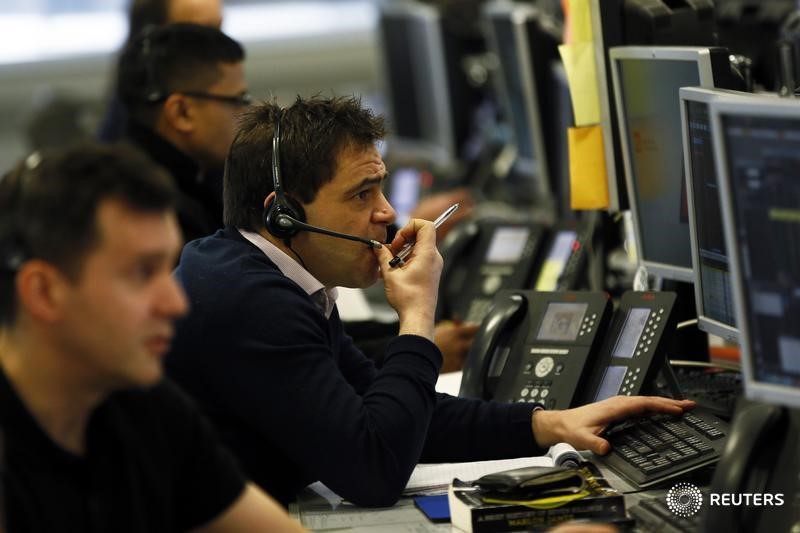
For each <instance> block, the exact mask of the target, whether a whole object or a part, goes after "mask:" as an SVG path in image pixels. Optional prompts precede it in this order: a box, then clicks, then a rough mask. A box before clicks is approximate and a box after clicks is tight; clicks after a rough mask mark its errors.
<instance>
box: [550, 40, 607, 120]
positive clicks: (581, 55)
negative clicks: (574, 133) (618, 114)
mask: <svg viewBox="0 0 800 533" xmlns="http://www.w3.org/2000/svg"><path fill="white" fill-rule="evenodd" d="M558 51H559V53H560V54H561V60H562V61H563V62H564V70H566V72H567V81H568V82H569V93H570V97H571V98H572V110H573V112H574V114H575V125H576V126H587V125H589V124H597V123H598V122H600V98H599V96H598V91H597V75H596V74H595V73H596V70H595V61H594V45H593V44H592V43H576V44H570V45H566V44H562V45H561V46H559V47H558Z"/></svg>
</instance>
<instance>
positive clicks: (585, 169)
mask: <svg viewBox="0 0 800 533" xmlns="http://www.w3.org/2000/svg"><path fill="white" fill-rule="evenodd" d="M567 137H568V139H569V188H570V204H571V206H572V209H607V208H608V179H607V177H606V158H605V155H604V153H603V130H602V129H601V128H600V125H599V124H595V125H594V126H585V127H582V128H569V130H568V131H567Z"/></svg>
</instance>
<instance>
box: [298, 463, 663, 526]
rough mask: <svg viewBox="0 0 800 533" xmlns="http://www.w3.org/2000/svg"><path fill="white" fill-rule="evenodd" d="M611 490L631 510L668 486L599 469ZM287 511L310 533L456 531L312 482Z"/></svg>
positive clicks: (404, 502) (406, 507) (407, 501)
mask: <svg viewBox="0 0 800 533" xmlns="http://www.w3.org/2000/svg"><path fill="white" fill-rule="evenodd" d="M601 471H602V472H603V475H604V476H605V477H606V479H607V480H608V482H609V483H610V484H611V486H612V487H614V488H615V489H617V490H619V491H620V492H622V493H623V494H624V495H625V506H626V508H627V509H630V508H631V507H633V506H634V505H636V504H637V503H638V502H639V501H640V500H641V499H643V498H652V497H656V496H658V497H663V496H664V495H665V494H666V491H667V490H668V489H669V487H665V488H661V489H654V490H648V491H643V492H635V491H636V488H635V487H633V486H632V485H631V484H630V483H628V482H627V481H625V480H623V479H622V478H620V477H619V476H617V475H616V474H615V473H614V472H613V471H610V470H608V469H606V468H603V467H601ZM289 512H290V513H291V514H292V516H294V517H295V518H297V519H299V520H300V521H301V522H302V524H303V526H305V527H306V528H308V529H310V530H312V531H332V530H336V531H350V532H355V533H368V532H378V533H428V532H451V531H453V532H456V531H460V530H458V529H455V528H452V526H451V525H450V524H449V523H447V524H434V523H432V522H430V521H429V520H428V519H427V518H426V517H425V516H424V515H423V514H422V512H421V511H420V510H419V509H417V508H416V507H415V506H414V501H413V499H412V498H402V499H401V500H400V501H399V502H398V503H397V504H396V505H394V506H393V507H389V508H382V509H367V508H363V507H357V506H354V505H351V504H349V503H345V502H343V501H342V499H341V498H340V497H339V496H337V495H336V494H334V493H332V492H331V491H330V490H328V489H327V488H326V487H325V486H324V485H322V484H319V483H315V484H314V485H311V486H310V487H309V488H306V489H305V490H304V491H303V492H301V493H300V494H298V497H297V503H293V504H291V505H290V506H289Z"/></svg>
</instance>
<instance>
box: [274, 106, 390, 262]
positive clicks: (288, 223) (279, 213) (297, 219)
mask: <svg viewBox="0 0 800 533" xmlns="http://www.w3.org/2000/svg"><path fill="white" fill-rule="evenodd" d="M282 117H283V110H282V109H281V110H280V111H279V112H278V120H277V121H276V122H275V132H274V134H273V136H272V185H273V189H274V191H275V199H274V200H273V201H272V203H271V204H269V206H268V207H266V208H265V209H264V215H263V218H264V227H265V228H267V231H269V232H270V233H271V234H273V235H274V236H276V237H278V238H279V239H283V240H284V242H288V241H289V240H291V238H292V237H294V236H295V235H297V234H298V233H299V232H301V231H311V232H314V233H322V234H323V235H329V236H331V237H337V238H339V239H347V240H349V241H356V242H361V243H364V244H366V245H367V246H369V247H370V248H380V247H381V246H383V245H382V244H381V243H379V242H378V241H374V240H371V239H365V238H363V237H358V236H356V235H349V234H347V233H339V232H338V231H332V230H328V229H325V228H320V227H318V226H312V225H311V224H306V222H305V220H306V214H305V212H304V211H303V207H302V206H301V205H299V204H298V203H297V202H296V201H295V200H293V199H292V198H290V197H289V196H288V195H287V194H286V193H285V192H284V190H283V185H282V184H281V183H282V179H281V155H280V152H281V118H282Z"/></svg>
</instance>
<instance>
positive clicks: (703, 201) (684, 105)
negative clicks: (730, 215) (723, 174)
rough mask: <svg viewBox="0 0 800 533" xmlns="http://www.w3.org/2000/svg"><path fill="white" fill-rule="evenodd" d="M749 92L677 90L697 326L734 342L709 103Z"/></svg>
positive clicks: (735, 331) (685, 88)
mask: <svg viewBox="0 0 800 533" xmlns="http://www.w3.org/2000/svg"><path fill="white" fill-rule="evenodd" d="M747 96H750V95H749V93H743V92H738V91H728V90H724V89H704V88H701V87H683V88H681V90H680V107H681V133H682V135H681V137H682V139H683V164H684V169H685V174H686V197H687V200H688V207H689V236H690V238H691V249H692V265H693V269H692V271H693V273H694V293H695V308H696V309H697V325H698V327H699V328H700V329H701V330H703V331H705V332H707V333H711V334H713V335H717V336H719V337H722V338H724V339H726V340H729V341H732V342H739V331H738V330H737V329H736V317H735V313H734V307H733V289H732V288H731V279H730V267H729V265H728V251H727V248H726V247H725V235H724V233H723V231H722V212H721V208H720V204H719V184H718V178H717V170H716V166H715V165H714V144H713V142H712V139H711V114H710V112H709V107H710V105H711V102H712V101H716V100H724V99H726V98H727V99H731V98H744V97H747Z"/></svg>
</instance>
